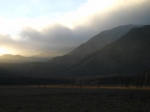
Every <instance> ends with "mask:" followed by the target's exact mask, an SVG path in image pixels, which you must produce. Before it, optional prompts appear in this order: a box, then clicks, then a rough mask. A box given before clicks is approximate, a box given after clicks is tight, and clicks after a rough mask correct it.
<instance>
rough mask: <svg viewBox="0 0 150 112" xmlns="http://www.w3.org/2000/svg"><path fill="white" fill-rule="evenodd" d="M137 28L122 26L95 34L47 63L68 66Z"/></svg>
mask: <svg viewBox="0 0 150 112" xmlns="http://www.w3.org/2000/svg"><path fill="white" fill-rule="evenodd" d="M139 26H140V25H124V26H118V27H115V28H113V29H110V30H107V31H103V32H101V33H99V34H97V35H96V36H94V37H92V38H91V39H90V40H89V41H87V42H86V43H83V44H81V45H80V46H79V47H77V48H76V49H74V50H73V51H71V52H70V53H68V54H66V55H63V56H58V57H55V58H53V59H52V60H51V61H49V63H53V64H54V63H55V64H56V63H57V64H60V65H70V64H72V63H74V62H76V61H77V60H79V59H81V58H83V57H84V56H86V55H87V54H89V53H92V52H94V51H96V50H98V49H100V48H102V47H104V46H105V45H107V44H109V43H111V42H114V41H115V40H117V39H119V38H120V37H121V36H123V35H124V34H126V33H127V32H128V31H129V30H130V29H132V28H133V27H139Z"/></svg>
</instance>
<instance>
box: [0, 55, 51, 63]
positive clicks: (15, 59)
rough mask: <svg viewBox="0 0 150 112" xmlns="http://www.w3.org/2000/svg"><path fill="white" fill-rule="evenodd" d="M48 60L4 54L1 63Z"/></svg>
mask: <svg viewBox="0 0 150 112" xmlns="http://www.w3.org/2000/svg"><path fill="white" fill-rule="evenodd" d="M47 60H49V59H47V58H36V57H24V56H21V55H11V54H4V55H2V56H0V63H27V62H42V61H47Z"/></svg>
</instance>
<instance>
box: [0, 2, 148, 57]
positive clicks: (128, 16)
mask: <svg viewBox="0 0 150 112" xmlns="http://www.w3.org/2000/svg"><path fill="white" fill-rule="evenodd" d="M127 24H136V25H147V24H150V0H0V55H2V54H14V55H15V54H20V55H23V56H32V55H35V54H38V53H42V52H48V51H50V52H52V53H55V54H57V55H62V54H65V53H68V52H69V51H71V50H73V49H74V48H76V47H77V46H79V45H80V44H82V43H85V42H86V41H88V39H90V38H91V37H93V36H94V35H96V34H98V33H100V32H101V31H104V30H107V29H111V28H113V27H117V26H119V25H127ZM52 55H53V54H52Z"/></svg>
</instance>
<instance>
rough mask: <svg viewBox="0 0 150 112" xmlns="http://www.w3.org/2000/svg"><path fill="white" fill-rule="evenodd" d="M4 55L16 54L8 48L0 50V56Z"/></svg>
mask: <svg viewBox="0 0 150 112" xmlns="http://www.w3.org/2000/svg"><path fill="white" fill-rule="evenodd" d="M4 54H14V53H13V52H12V51H10V50H8V49H6V48H0V55H4Z"/></svg>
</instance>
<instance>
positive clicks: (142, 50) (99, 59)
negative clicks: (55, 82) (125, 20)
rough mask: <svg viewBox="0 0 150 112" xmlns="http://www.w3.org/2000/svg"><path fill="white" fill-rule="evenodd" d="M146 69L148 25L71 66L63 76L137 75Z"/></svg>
mask: <svg viewBox="0 0 150 112" xmlns="http://www.w3.org/2000/svg"><path fill="white" fill-rule="evenodd" d="M148 68H150V25H147V26H144V27H140V28H133V29H131V30H130V31H129V32H128V33H127V34H125V35H124V36H123V37H121V38H120V39H118V40H117V41H115V42H113V43H111V44H109V45H107V46H105V47H103V48H102V49H99V50H98V51H96V52H93V53H91V54H89V55H87V56H86V57H84V58H82V59H81V60H79V61H77V62H76V63H74V64H72V65H71V66H70V68H69V70H68V72H66V73H65V74H68V75H105V74H137V73H138V72H139V71H141V72H143V71H145V70H146V69H148Z"/></svg>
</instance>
